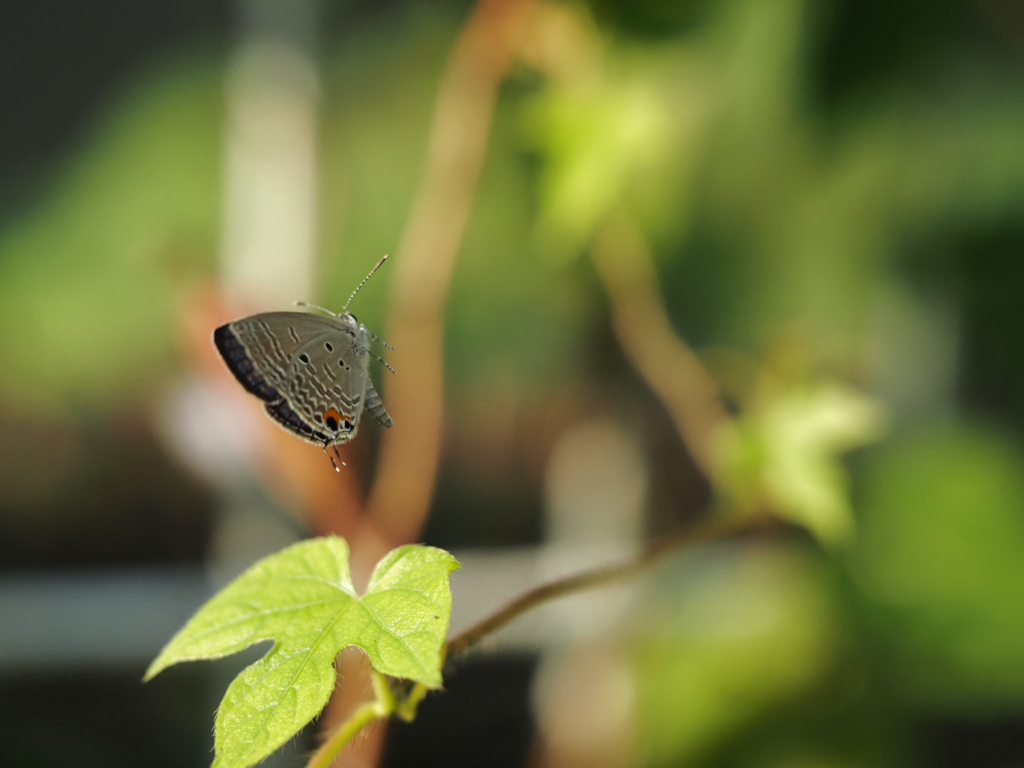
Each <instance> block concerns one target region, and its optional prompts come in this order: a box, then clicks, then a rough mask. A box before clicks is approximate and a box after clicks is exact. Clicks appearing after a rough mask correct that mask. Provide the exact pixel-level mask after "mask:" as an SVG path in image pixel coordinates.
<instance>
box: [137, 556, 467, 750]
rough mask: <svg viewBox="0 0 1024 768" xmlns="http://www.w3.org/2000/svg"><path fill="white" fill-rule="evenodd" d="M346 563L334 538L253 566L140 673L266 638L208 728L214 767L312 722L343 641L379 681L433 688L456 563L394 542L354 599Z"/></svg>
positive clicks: (437, 677) (278, 743)
mask: <svg viewBox="0 0 1024 768" xmlns="http://www.w3.org/2000/svg"><path fill="white" fill-rule="evenodd" d="M348 561H349V552H348V544H347V543H346V542H345V540H344V539H342V538H339V537H325V538H319V539H312V540H309V541H303V542H300V543H299V544H295V545H294V546H291V547H288V548H287V549H285V550H282V551H281V552H278V553H277V554H274V555H270V556H269V557H266V558H264V559H263V560H260V561H259V562H258V563H256V564H255V565H253V566H252V567H251V568H250V569H249V570H247V571H246V572H245V573H243V574H242V575H241V576H239V577H238V578H237V579H235V580H234V581H233V582H231V583H230V584H229V585H228V586H227V587H225V588H224V589H223V590H222V591H221V592H219V593H218V594H217V595H215V596H214V597H213V598H211V599H210V600H209V602H207V603H206V604H205V605H204V606H203V607H202V608H200V609H199V611H198V612H197V613H196V615H195V616H193V617H192V619H191V620H190V621H189V622H188V624H186V625H185V627H184V628H183V629H182V630H181V631H180V632H178V634H177V635H175V636H174V638H173V639H172V640H171V641H170V642H169V643H168V644H167V647H165V648H164V649H163V650H162V651H161V652H160V655H159V656H157V658H156V659H155V660H154V661H153V663H152V664H151V665H150V667H149V669H148V670H147V671H146V675H145V678H144V679H145V680H149V679H151V678H152V677H154V676H155V675H157V674H158V673H159V672H160V671H161V670H163V669H166V668H167V667H169V666H171V665H172V664H177V663H178V662H180V661H191V660H195V659H213V658H219V657H221V656H226V655H228V654H232V653H237V652H238V651H241V650H243V649H244V648H247V647H249V646H250V645H253V644H255V643H259V642H262V641H265V640H274V641H275V642H274V646H273V648H271V649H270V651H269V652H268V653H267V654H266V656H264V657H263V658H262V659H260V660H259V661H258V662H256V663H255V664H252V665H250V666H249V667H246V669H244V670H243V671H242V672H241V674H239V675H238V677H236V678H235V680H234V681H233V682H232V683H231V685H230V686H229V687H228V690H227V693H226V694H225V695H224V699H223V701H222V702H221V705H220V707H219V708H218V710H217V718H216V724H215V727H214V733H215V747H216V757H215V759H214V762H213V765H214V766H215V768H236V767H237V768H242V767H243V766H249V765H252V764H254V763H256V762H258V761H260V760H262V759H263V758H265V757H266V756H267V755H269V754H270V753H271V752H273V751H274V750H275V749H277V748H278V747H279V746H281V745H282V744H284V743H285V742H286V741H287V740H288V739H290V738H291V737H292V736H293V735H294V734H295V733H296V732H297V731H298V730H299V729H300V728H302V727H303V726H304V725H305V724H306V723H308V722H309V721H310V720H311V719H313V717H315V716H316V714H317V713H318V712H319V711H320V710H321V709H323V707H324V705H325V704H326V703H327V699H328V698H329V697H330V695H331V691H332V690H333V689H334V682H335V672H334V668H333V666H332V662H333V660H334V657H335V655H336V654H337V653H338V651H340V650H341V649H342V648H345V647H347V646H350V645H354V646H358V647H359V648H362V649H363V650H364V651H365V652H366V654H367V656H369V657H370V662H371V664H372V665H373V667H374V668H375V669H376V670H377V671H379V672H381V673H383V674H386V675H391V676H393V677H401V678H407V679H409V680H414V681H416V682H418V683H423V684H424V685H426V686H428V687H430V688H439V687H440V686H441V664H442V662H443V658H442V647H443V644H444V641H445V635H446V634H447V631H448V619H449V616H450V614H451V605H452V598H451V591H450V589H449V585H448V576H449V574H450V573H451V571H452V570H454V569H455V568H458V567H459V564H458V561H456V560H455V558H454V557H452V556H451V555H450V554H448V553H447V552H445V551H444V550H440V549H435V548H433V547H424V546H419V545H408V546H404V547H399V548H398V549H395V550H393V551H391V552H390V553H388V554H387V555H386V556H385V557H384V558H383V559H382V560H381V561H380V562H379V563H377V566H376V567H375V568H374V570H373V574H372V575H371V577H370V582H369V585H368V586H367V589H366V593H365V594H364V595H362V596H361V597H360V596H359V595H357V594H356V592H355V589H354V588H353V586H352V578H351V576H350V574H349V562H348Z"/></svg>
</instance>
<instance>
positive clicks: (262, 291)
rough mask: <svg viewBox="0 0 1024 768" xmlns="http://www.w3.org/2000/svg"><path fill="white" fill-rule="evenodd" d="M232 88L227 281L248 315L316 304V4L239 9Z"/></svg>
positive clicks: (273, 2) (263, 2) (253, 1)
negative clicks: (241, 23) (240, 31)
mask: <svg viewBox="0 0 1024 768" xmlns="http://www.w3.org/2000/svg"><path fill="white" fill-rule="evenodd" d="M240 10H241V11H242V16H243V18H244V19H245V21H246V24H245V25H244V26H243V35H242V41H241V43H240V45H239V47H238V50H237V52H236V53H235V55H234V58H233V61H232V62H231V64H230V67H229V70H228V76H227V82H226V93H225V96H226V102H227V115H226V120H225V125H224V131H225V133H224V142H225V152H224V163H225V165H224V220H223V229H222V242H221V260H222V277H223V283H224V287H225V289H226V290H227V292H228V294H229V295H230V296H231V297H232V298H233V299H235V300H236V301H238V302H239V303H240V305H241V306H244V307H250V306H251V307H257V308H260V309H262V310H264V311H267V310H273V309H284V308H285V307H287V306H289V305H291V303H292V302H294V301H297V300H304V301H305V300H313V299H314V298H315V297H314V296H313V294H312V282H313V266H314V255H315V250H316V138H317V105H318V100H319V81H318V77H317V73H316V68H315V66H314V64H313V59H312V56H311V54H310V50H309V49H310V48H311V47H312V46H311V38H312V29H313V28H314V26H315V19H316V16H317V4H316V3H315V2H314V1H313V0H302V1H297V2H289V3H284V2H279V1H277V0H247V2H243V3H241V8H240Z"/></svg>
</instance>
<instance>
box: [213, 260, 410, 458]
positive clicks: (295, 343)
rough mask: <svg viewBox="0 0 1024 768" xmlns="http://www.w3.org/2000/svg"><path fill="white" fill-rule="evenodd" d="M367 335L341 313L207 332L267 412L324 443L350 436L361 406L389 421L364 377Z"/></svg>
mask: <svg viewBox="0 0 1024 768" xmlns="http://www.w3.org/2000/svg"><path fill="white" fill-rule="evenodd" d="M371 274H372V273H371ZM364 282H365V281H364ZM372 338H373V335H372V334H371V333H370V332H369V331H368V330H367V329H366V328H365V327H364V326H363V325H361V324H359V322H358V321H357V320H356V318H355V316H354V315H351V314H349V313H348V312H347V311H345V312H342V314H340V315H330V316H321V315H314V314H312V313H307V312H265V313H262V314H258V315H252V316H250V317H244V318H242V319H240V320H234V321H232V322H230V323H227V324H226V325H222V326H221V327H220V328H217V329H216V330H215V331H214V332H213V341H214V344H215V345H216V347H217V350H218V351H219V352H220V354H221V357H223V358H224V362H225V363H226V364H227V366H228V368H229V369H230V370H231V372H232V373H233V374H234V376H235V378H236V379H238V381H239V383H241V384H242V386H243V387H245V389H246V390H247V391H249V392H251V393H252V394H254V395H256V397H259V398H260V399H261V400H264V401H265V405H264V410H265V411H266V413H267V415H268V416H269V417H270V418H271V419H273V420H274V421H275V422H277V423H278V424H279V425H280V426H281V427H283V428H284V429H286V430H287V431H289V432H291V433H293V434H295V435H297V436H298V437H300V438H302V439H303V440H305V441H306V442H309V443H313V444H314V445H319V446H322V447H324V448H326V447H327V446H330V445H340V444H342V443H347V442H348V441H349V440H351V439H352V438H354V437H355V436H356V432H357V431H358V429H359V420H360V417H361V416H362V414H363V411H364V410H365V411H368V412H369V413H370V415H372V416H373V417H374V418H375V419H377V421H379V422H380V423H381V424H382V425H383V426H385V427H391V425H392V424H393V423H394V422H392V420H391V417H390V416H389V415H388V413H387V411H386V410H385V409H384V405H383V404H382V403H381V401H380V396H379V395H378V394H377V390H376V389H375V388H374V386H373V382H372V381H371V380H370V375H369V370H368V363H369V356H370V351H369V345H370V341H371V339H372Z"/></svg>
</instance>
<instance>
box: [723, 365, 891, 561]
mask: <svg viewBox="0 0 1024 768" xmlns="http://www.w3.org/2000/svg"><path fill="white" fill-rule="evenodd" d="M884 425H885V418H884V413H883V410H882V408H881V406H880V405H879V404H878V403H876V402H875V401H874V400H872V399H870V398H869V397H867V396H866V395H864V394H862V393H860V392H858V391H857V390H855V389H853V388H851V387H848V386H843V385H840V384H837V383H828V384H822V385H818V386H809V385H808V386H801V387H797V388H794V389H791V390H788V391H784V392H780V393H778V394H776V395H770V396H768V397H766V398H764V399H763V401H762V402H761V403H759V404H758V405H757V406H756V407H754V408H753V409H752V410H751V412H750V413H749V414H748V415H746V416H745V417H743V418H742V419H740V420H739V422H738V424H737V427H736V429H735V431H734V432H733V433H731V434H726V435H724V436H723V440H722V444H721V450H722V452H723V453H722V456H723V459H722V461H723V464H724V466H725V467H726V471H725V474H724V485H723V489H722V490H723V491H724V494H725V496H726V497H727V498H729V500H730V502H731V504H732V505H733V506H735V507H738V508H739V509H740V510H753V509H755V508H756V507H758V506H760V505H767V506H768V507H769V508H770V509H771V510H772V511H773V512H775V513H776V514H778V515H781V516H783V517H786V518H788V519H790V520H792V521H793V522H795V523H798V524H799V525H803V526H805V527H806V528H807V529H808V530H810V531H811V532H812V533H813V534H814V535H815V536H817V537H818V538H819V539H820V540H821V541H822V542H823V543H825V544H827V545H830V546H835V545H840V544H843V543H845V542H847V541H849V539H850V537H851V536H852V534H853V531H854V519H853V510H852V508H851V505H850V500H849V491H848V487H847V486H848V482H847V478H846V473H845V471H844V469H843V467H842V465H841V463H840V461H839V456H840V455H841V454H842V453H844V452H846V451H849V450H851V449H853V448H858V447H860V446H863V445H867V444H869V443H871V442H874V441H875V440H877V439H878V438H879V437H881V435H882V432H883V429H884Z"/></svg>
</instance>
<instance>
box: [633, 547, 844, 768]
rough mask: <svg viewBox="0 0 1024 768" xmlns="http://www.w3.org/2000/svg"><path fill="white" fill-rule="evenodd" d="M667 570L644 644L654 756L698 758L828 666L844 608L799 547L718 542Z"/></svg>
mask: <svg viewBox="0 0 1024 768" xmlns="http://www.w3.org/2000/svg"><path fill="white" fill-rule="evenodd" d="M659 576H660V577H661V578H660V579H659V585H660V586H661V587H662V589H664V591H665V594H664V596H663V597H662V598H661V599H660V600H659V602H658V604H657V607H656V609H655V611H654V612H653V613H652V615H651V616H649V617H648V618H647V619H646V620H645V621H643V622H641V623H640V625H639V630H640V631H639V633H638V634H639V637H640V638H641V639H640V640H639V641H638V643H637V646H636V650H637V655H636V659H637V662H636V664H637V673H638V683H639V685H638V719H637V722H638V727H639V729H640V733H639V745H640V746H641V748H642V752H643V753H645V754H644V757H645V758H646V763H647V764H649V765H654V766H660V765H689V764H691V763H692V761H693V760H694V758H695V757H697V756H698V755H700V754H703V753H705V752H707V751H708V750H710V749H713V748H714V747H715V746H716V745H718V744H720V743H722V742H723V741H724V740H726V739H728V737H729V736H730V735H731V734H734V733H735V732H737V731H738V730H739V729H741V728H743V727H745V726H747V725H749V724H750V723H751V722H752V721H753V720H754V719H756V718H757V717H758V716H760V715H762V714H764V713H765V712H766V711H768V710H770V709H771V708H772V707H773V706H777V705H778V704H780V703H782V702H784V701H786V700H789V699H791V698H792V697H794V696H795V695H798V694H799V693H801V692H803V691H805V690H807V688H808V687H809V686H811V685H812V684H813V683H814V682H815V681H816V680H818V679H819V678H820V676H821V675H822V674H823V672H824V671H825V670H826V669H828V666H829V664H830V662H831V659H832V657H833V653H834V640H835V631H836V629H835V627H836V608H835V605H834V604H833V598H832V595H831V592H830V591H829V589H828V587H827V583H828V582H827V579H826V578H825V573H824V571H823V569H822V568H821V567H820V565H818V564H816V563H815V562H814V561H813V560H811V559H810V558H808V557H807V556H805V555H803V554H802V553H801V552H800V551H799V550H795V549H790V548H775V547H772V548H757V549H743V548H738V547H737V548H731V547H729V548H726V547H721V548H715V549H712V550H707V551H704V552H701V553H697V554H695V555H692V556H690V557H687V558H685V559H684V560H682V561H681V562H680V563H679V564H678V565H677V566H676V567H675V568H674V569H673V570H671V571H670V570H669V568H663V569H660V570H659Z"/></svg>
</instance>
